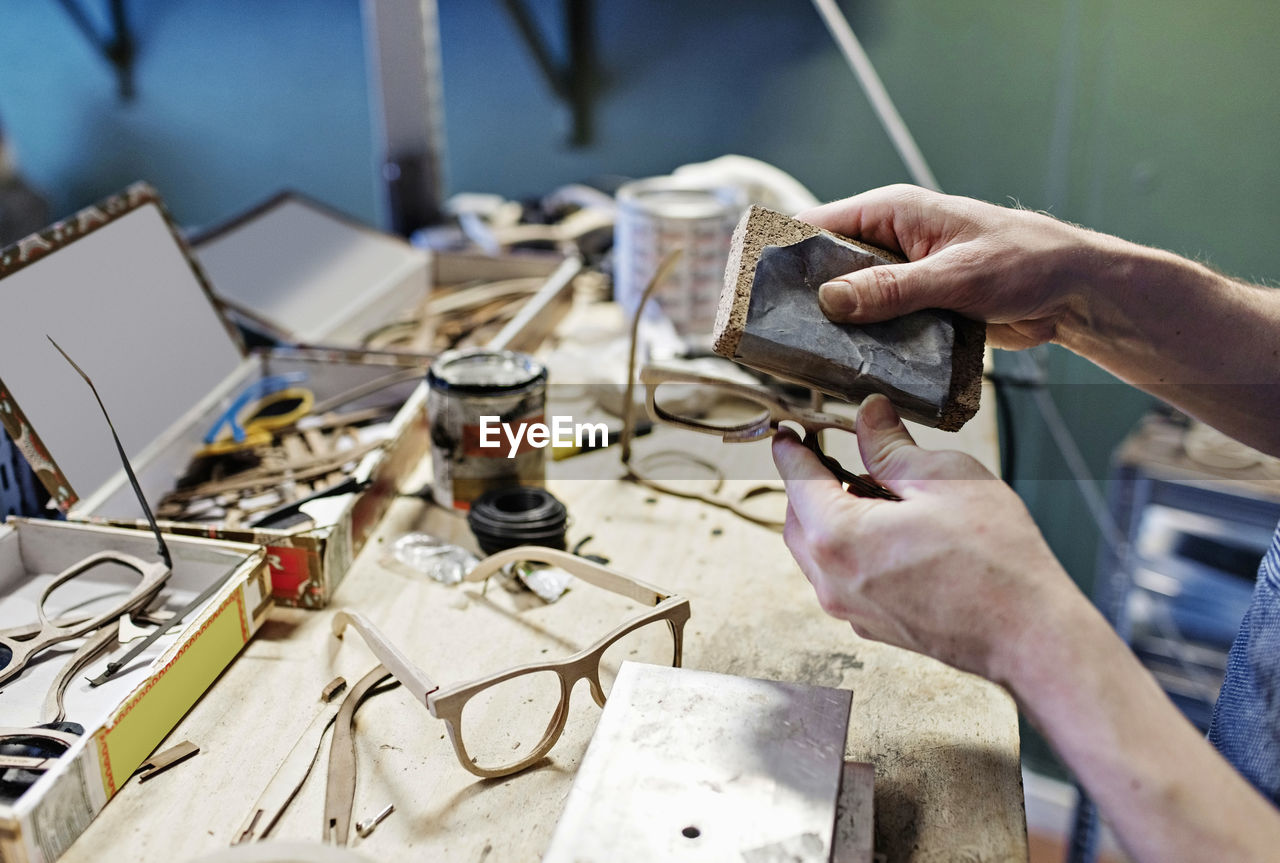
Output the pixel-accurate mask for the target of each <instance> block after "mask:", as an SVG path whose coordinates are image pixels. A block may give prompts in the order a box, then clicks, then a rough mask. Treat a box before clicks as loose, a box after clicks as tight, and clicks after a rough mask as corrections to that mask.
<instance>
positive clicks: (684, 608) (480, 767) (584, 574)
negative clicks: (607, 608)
mask: <svg viewBox="0 0 1280 863" xmlns="http://www.w3.org/2000/svg"><path fill="white" fill-rule="evenodd" d="M520 562H532V563H544V564H548V565H551V566H556V567H559V568H561V569H563V570H565V571H566V572H568V573H570V574H571V575H574V576H577V577H578V578H579V579H581V580H582V581H585V582H587V583H588V584H592V585H594V586H596V587H599V588H603V589H605V590H608V591H611V592H613V593H616V594H619V595H621V596H625V597H627V598H628V599H631V600H634V601H636V602H638V603H640V604H641V605H643V606H645V607H646V611H644V612H643V613H641V614H639V615H637V616H636V617H634V618H632V619H631V620H629V621H627V622H626V623H624V624H622V625H621V626H618V627H617V628H615V629H614V630H613V631H612V632H610V633H608V634H607V635H605V636H604V637H603V638H601V639H600V640H599V641H597V642H596V643H595V644H593V645H591V646H590V647H588V648H586V649H585V650H581V651H579V652H577V653H575V654H573V655H572V656H569V657H566V658H565V659H561V660H558V661H554V662H538V663H531V664H528V665H520V666H517V667H515V668H510V669H507V670H505V671H500V672H497V673H496V674H491V675H489V676H487V677H482V678H480V679H478V680H473V681H470V682H467V683H461V684H456V685H452V686H441V685H440V684H438V683H435V682H434V681H433V680H432V679H431V678H429V677H428V676H427V675H426V674H425V673H424V672H423V671H422V670H421V669H420V668H418V666H417V665H415V664H414V663H413V661H412V660H410V659H409V658H408V657H407V656H405V655H404V653H402V652H401V651H400V650H399V648H397V647H396V646H395V645H394V644H392V643H391V641H390V640H389V639H388V638H387V637H386V635H384V634H383V633H382V631H381V630H379V629H378V627H376V626H375V625H373V624H372V623H371V622H369V620H368V619H366V618H365V617H364V616H363V615H362V614H360V613H359V612H356V611H339V612H338V613H337V614H336V615H335V616H334V618H333V631H334V634H335V635H337V636H338V637H341V636H342V634H343V632H344V631H345V630H346V628H347V627H352V628H354V629H355V630H356V631H357V632H359V633H360V635H361V636H362V637H363V638H364V640H365V643H366V644H367V645H368V646H369V649H370V650H371V651H372V652H373V655H374V656H375V657H377V659H378V661H379V662H380V663H382V665H383V666H385V667H386V669H387V670H388V671H390V672H391V673H392V675H394V676H395V678H396V679H397V680H399V681H400V683H401V684H402V685H403V686H404V687H405V689H407V690H408V691H409V692H410V693H411V694H412V695H413V697H414V699H415V700H417V701H418V702H419V703H421V704H423V705H425V706H426V708H427V710H429V711H430V712H431V715H432V716H434V717H436V718H437V719H442V720H444V723H445V727H446V729H447V731H448V733H449V740H450V741H451V742H452V743H453V748H454V752H455V753H456V754H457V756H458V761H460V762H461V763H462V766H463V767H465V768H466V769H467V770H469V771H471V772H472V773H474V774H476V775H477V776H482V777H485V778H492V777H497V776H508V775H510V774H512V773H516V772H519V771H521V770H523V769H525V768H526V767H529V766H531V765H533V764H534V763H536V762H537V761H538V760H539V759H541V758H542V757H543V756H544V755H546V754H547V753H548V752H550V751H551V748H552V747H553V746H555V744H556V741H557V740H559V739H560V734H561V733H562V732H563V731H564V726H565V722H566V720H567V719H568V715H569V696H570V693H572V692H573V689H574V687H575V686H576V685H577V684H578V682H579V681H581V680H583V679H585V680H586V681H587V683H588V685H589V687H590V689H591V696H592V698H594V699H595V702H596V704H597V705H599V706H600V707H604V704H605V700H606V699H607V698H608V697H609V690H610V688H611V687H612V685H613V681H614V678H615V677H616V675H617V673H618V668H619V666H621V664H622V662H623V661H626V660H631V661H636V662H648V663H651V664H657V665H670V666H677V667H678V666H679V665H680V662H681V652H682V645H683V638H684V625H685V623H686V622H687V621H688V620H689V600H687V599H685V598H684V597H681V596H676V595H672V594H668V593H665V592H663V591H661V590H659V589H658V588H656V587H653V586H651V585H648V584H645V583H644V582H642V581H638V580H636V579H633V578H630V577H629V576H626V575H623V574H621V573H618V572H614V571H613V570H611V569H607V568H605V567H602V566H600V565H598V564H595V563H592V562H591V561H588V560H585V559H583V558H581V557H577V556H575V555H572V554H568V553H566V552H563V551H557V550H555V549H551V548H542V547H532V546H526V547H522V548H513V549H508V550H507V551H501V552H498V553H497V554H494V555H491V556H490V557H487V558H485V559H484V560H482V561H481V562H480V563H479V564H478V565H477V566H476V567H475V568H474V569H473V570H472V571H471V572H470V573H468V574H467V576H466V578H465V580H466V581H471V582H479V581H484V580H486V579H488V578H489V577H490V576H492V575H494V574H495V573H497V572H498V571H499V570H501V569H502V568H503V567H505V566H507V565H508V564H512V563H520Z"/></svg>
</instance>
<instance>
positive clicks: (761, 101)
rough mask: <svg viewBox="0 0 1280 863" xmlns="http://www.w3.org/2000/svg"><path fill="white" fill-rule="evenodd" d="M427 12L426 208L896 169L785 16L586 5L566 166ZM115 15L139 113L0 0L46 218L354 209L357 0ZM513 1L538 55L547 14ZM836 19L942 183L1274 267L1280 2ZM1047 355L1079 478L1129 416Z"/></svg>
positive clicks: (667, 3)
mask: <svg viewBox="0 0 1280 863" xmlns="http://www.w3.org/2000/svg"><path fill="white" fill-rule="evenodd" d="M78 2H80V3H82V4H83V5H85V6H86V8H89V9H91V10H92V11H93V12H94V13H95V14H98V15H101V13H102V11H103V9H105V2H104V0H78ZM439 4H440V27H441V39H442V54H443V63H444V79H445V80H444V86H445V128H446V133H447V138H448V147H449V155H448V163H447V166H446V169H447V170H446V176H447V183H448V187H449V189H450V190H451V191H457V190H475V191H495V192H500V193H503V194H506V195H510V196H524V195H533V194H537V193H539V192H543V191H545V190H548V189H550V188H552V187H554V186H556V185H559V184H562V183H566V182H570V181H575V180H582V179H590V178H593V177H601V176H605V175H631V176H642V175H647V174H653V173H661V172H666V171H668V170H670V169H671V168H673V167H675V166H677V165H679V164H682V163H685V162H690V161H697V160H701V159H706V158H710V157H713V156H717V155H720V154H722V153H726V152H737V153H744V154H746V155H752V156H757V157H759V158H762V159H765V160H766V161H769V162H772V163H774V164H776V165H778V166H779V167H781V168H783V169H785V170H787V171H789V172H791V173H792V174H794V175H795V176H796V177H798V178H799V179H800V180H802V181H803V182H805V183H806V184H807V185H809V186H810V187H811V188H812V189H813V191H814V192H815V193H816V194H818V195H819V196H820V197H823V198H834V197H839V196H843V195H847V194H850V193H853V192H856V191H859V190H861V189H864V188H868V187H871V186H875V185H880V184H883V183H887V182H894V181H898V180H901V179H904V178H905V174H904V171H903V169H902V167H901V165H900V163H899V162H898V160H897V158H896V156H895V155H894V153H893V151H892V149H891V148H890V146H889V144H888V142H887V140H886V139H885V137H884V135H883V133H882V132H881V130H880V128H879V125H878V124H877V123H876V121H875V119H874V117H873V115H872V114H871V112H870V110H869V108H868V106H867V104H866V101H865V100H864V98H863V97H862V95H861V93H860V92H859V90H858V89H857V87H856V85H855V84H854V82H853V79H852V77H851V76H850V74H849V72H848V70H847V69H846V68H845V66H844V64H843V61H842V60H841V58H840V56H839V55H838V53H837V52H836V51H835V49H834V47H833V46H832V43H831V41H830V39H829V38H828V36H827V35H826V31H825V29H824V28H823V27H822V25H821V23H820V21H819V19H818V17H817V15H816V13H815V12H814V11H813V9H812V8H811V6H810V5H809V4H808V3H807V2H804V0H739V2H734V3H725V2H720V0H679V2H673V0H597V3H596V14H597V23H598V39H597V49H596V50H597V55H598V57H599V60H600V64H601V79H600V81H599V94H598V99H597V101H596V130H595V131H596V135H595V139H594V140H593V142H592V143H591V145H590V146H588V147H586V148H582V149H572V148H569V147H568V146H566V144H565V139H566V133H567V129H568V118H567V116H566V114H565V111H564V109H563V108H562V107H561V106H560V105H559V104H558V103H557V102H556V101H555V100H554V99H553V98H552V97H551V96H550V94H549V91H548V88H547V87H546V85H545V83H544V82H543V81H542V79H541V78H540V77H539V75H538V74H537V72H536V70H535V67H534V65H533V63H532V61H531V60H530V58H529V55H528V52H527V51H526V49H525V48H524V46H523V45H522V44H521V43H520V42H519V41H518V39H517V38H516V36H515V31H514V29H513V28H512V26H511V24H510V22H509V21H508V20H507V18H506V17H505V15H504V14H503V13H502V12H501V9H500V6H499V4H498V2H497V0H439ZM128 5H129V8H130V10H131V13H132V17H133V19H134V22H135V28H136V31H137V37H138V41H139V61H138V90H139V97H138V99H137V101H136V102H135V103H134V104H131V105H121V104H120V103H119V102H118V101H117V99H116V96H115V89H114V87H115V85H114V79H113V77H112V76H111V74H110V72H109V70H108V69H107V67H106V65H105V63H104V62H103V61H102V60H101V59H100V58H99V57H98V56H96V55H94V54H93V53H91V52H90V50H89V48H88V47H87V45H86V44H85V42H84V40H83V39H82V38H81V36H80V35H79V34H78V33H77V32H76V31H75V30H74V29H73V28H72V26H71V24H70V22H69V21H68V20H67V18H66V16H65V14H64V13H63V11H62V10H61V9H60V8H59V6H58V4H57V3H55V2H54V0H0V123H3V124H4V126H5V128H6V129H7V130H8V132H9V134H10V137H11V138H12V140H13V143H14V144H15V145H16V147H17V150H18V155H19V157H20V159H21V163H22V165H23V167H24V169H25V170H26V172H27V174H28V175H29V177H30V178H31V179H32V180H33V181H34V182H35V183H36V184H37V185H39V186H40V187H41V188H42V189H44V190H45V191H46V192H47V193H48V194H49V196H50V197H51V198H52V200H53V202H54V205H55V210H56V211H58V212H60V213H65V212H69V211H71V210H73V209H75V208H76V207H78V206H80V205H82V204H84V203H86V202H88V201H91V200H93V199H95V198H97V197H99V196H101V195H102V194H104V193H106V192H109V191H112V190H115V189H117V188H119V187H120V186H123V185H124V184H125V183H127V182H129V181H131V180H134V179H138V178H146V179H149V180H151V181H152V182H153V183H155V184H156V185H157V186H158V187H159V188H160V190H161V192H162V193H163V194H164V195H165V197H166V198H167V199H168V200H169V201H170V203H171V205H172V207H173V209H174V210H175V212H176V214H177V216H178V218H179V219H180V220H183V221H185V222H187V223H207V222H210V221H213V220H216V219H219V218H221V217H224V216H226V215H228V214H229V213H231V212H234V211H236V210H238V209H240V208H242V207H244V206H246V205H248V204H249V203H251V202H254V201H256V200H258V199H261V198H263V197H265V196H266V195H267V194H268V193H270V192H272V191H274V190H276V189H278V188H280V187H282V186H286V185H287V186H293V187H296V188H299V189H302V190H303V191H306V192H308V193H310V194H312V195H314V196H315V197H318V198H320V199H322V200H325V201H327V202H329V203H330V204H333V205H334V206H337V207H339V208H341V209H344V210H347V211H349V212H351V213H353V214H355V215H357V216H361V217H364V218H366V219H373V218H374V213H375V194H374V189H375V186H374V182H375V181H374V166H373V154H372V136H371V134H370V131H369V120H368V116H369V114H368V105H367V96H366V73H365V68H364V58H363V47H362V39H361V27H360V13H359V4H358V3H357V2H356V0H305V2H301V0H300V2H289V3H285V2H282V0H256V1H255V0H128ZM530 5H533V6H536V8H537V11H538V14H539V15H540V16H541V23H542V24H543V25H544V31H545V32H546V33H547V34H548V36H549V37H550V39H551V42H552V43H553V47H554V48H555V49H556V50H560V49H562V48H563V39H562V33H561V29H562V28H561V23H562V22H561V20H560V9H561V4H560V3H552V2H541V3H537V2H535V3H532V4H530ZM842 6H843V8H844V9H845V10H846V12H847V13H848V14H849V15H850V17H851V19H852V21H853V24H854V27H855V29H856V30H857V31H858V33H859V35H860V36H861V37H862V39H863V41H864V43H865V45H866V47H867V50H868V52H869V53H870V55H871V57H872V59H873V60H874V62H875V63H876V64H877V66H878V67H879V70H880V72H881V75H882V76H883V78H884V80H885V82H886V84H887V86H888V89H889V91H890V93H891V94H892V95H893V96H894V98H895V100H896V101H897V102H898V105H899V107H900V109H901V111H902V114H903V116H904V117H905V119H906V121H907V123H908V125H910V127H911V128H912V130H913V131H914V132H915V135H916V137H917V138H918V139H919V141H920V144H921V147H922V149H923V150H924V152H925V153H926V155H927V156H928V158H929V160H930V162H931V163H932V165H933V168H934V171H935V173H936V174H937V176H938V178H939V180H940V182H941V183H942V185H943V186H944V187H945V188H947V189H948V190H950V191H953V192H960V193H964V194H969V195H975V196H978V197H982V198H986V199H988V200H994V201H1000V202H1007V201H1010V200H1016V201H1019V202H1021V203H1022V204H1023V205H1025V206H1029V207H1034V208H1043V209H1048V210H1051V211H1052V212H1053V213H1055V214H1056V215H1059V216H1061V217H1064V218H1067V219H1070V220H1073V221H1077V222H1082V223H1085V224H1087V225H1089V226H1091V227H1095V228H1098V229H1100V230H1104V231H1110V232H1114V233H1118V234H1121V235H1123V236H1127V237H1129V238H1131V239H1134V240H1138V241H1141V242H1147V243H1153V244H1157V245H1161V246H1164V247H1166V248H1170V249H1173V250H1175V251H1178V252H1182V253H1184V254H1189V255H1194V256H1197V257H1202V258H1205V259H1207V260H1209V261H1210V262H1212V263H1213V264H1215V265H1216V266H1218V267H1220V268H1222V269H1224V270H1226V271H1228V272H1230V273H1233V274H1237V275H1240V276H1244V277H1249V278H1255V279H1267V278H1271V279H1274V278H1276V277H1277V276H1280V256H1278V254H1277V252H1276V244H1275V233H1276V228H1277V226H1278V225H1280V194H1277V191H1278V189H1280V158H1277V155H1276V142H1277V141H1280V87H1277V86H1276V82H1277V81H1280V51H1277V50H1276V45H1277V44H1280V4H1276V3H1274V2H1269V0H1238V2H1235V3H1232V4H1230V6H1229V8H1223V7H1220V6H1214V5H1213V4H1206V3H1203V2H1199V0H1197V2H1190V0H1042V2H1037V3H1028V2H1025V0H990V2H986V3H955V2H953V0H896V2H891V0H843V3H842ZM1046 362H1047V364H1048V366H1049V368H1050V371H1051V374H1052V377H1053V379H1054V381H1055V382H1056V383H1057V384H1058V390H1057V395H1058V397H1059V399H1060V402H1061V404H1062V407H1063V412H1064V413H1065V414H1066V415H1067V419H1068V421H1069V423H1070V424H1071V427H1072V429H1073V431H1074V433H1075V434H1076V436H1077V437H1078V439H1079V440H1080V442H1081V445H1082V446H1083V448H1084V450H1085V452H1086V455H1087V457H1088V459H1089V461H1090V463H1091V465H1092V467H1093V469H1094V471H1095V472H1096V473H1097V474H1098V475H1099V476H1103V475H1105V472H1106V462H1107V457H1108V454H1109V453H1110V451H1111V449H1112V448H1113V447H1114V445H1115V443H1116V442H1117V441H1118V440H1119V439H1120V437H1121V436H1122V435H1123V434H1124V433H1125V431H1127V429H1128V428H1129V427H1130V425H1131V423H1132V421H1133V420H1134V419H1135V418H1136V417H1137V416H1138V415H1139V414H1140V413H1141V411H1142V410H1143V409H1144V408H1145V407H1146V405H1147V404H1148V400H1147V399H1146V398H1145V397H1143V396H1141V395H1139V394H1137V393H1135V392H1134V391H1132V390H1129V389H1128V388H1125V387H1122V386H1119V385H1116V384H1115V383H1114V382H1112V381H1111V379H1109V378H1108V377H1107V376H1106V375H1105V374H1103V373H1101V372H1098V371H1097V370H1095V369H1093V368H1092V367H1090V366H1089V365H1088V364H1086V363H1084V362H1082V361H1080V360H1078V359H1076V358H1075V357H1072V356H1069V355H1066V354H1065V353H1063V352H1060V351H1050V352H1049V356H1048V357H1047V359H1046ZM1017 408H1018V415H1019V417H1020V419H1019V423H1018V427H1019V430H1020V432H1021V434H1020V436H1019V443H1020V452H1021V455H1020V458H1019V464H1018V473H1019V474H1020V475H1021V476H1023V477H1024V478H1025V479H1024V480H1023V481H1020V482H1019V483H1018V488H1019V491H1020V492H1021V493H1022V494H1023V496H1024V497H1025V498H1026V499H1027V500H1028V502H1029V503H1030V504H1031V506H1032V508H1033V510H1034V511H1035V512H1036V513H1037V514H1038V515H1039V516H1040V520H1041V524H1042V526H1043V527H1044V529H1045V531H1046V533H1047V534H1048V536H1049V538H1050V541H1051V542H1052V544H1053V545H1054V547H1055V550H1056V551H1057V552H1058V553H1059V555H1060V556H1061V557H1062V558H1063V559H1064V561H1065V562H1066V563H1067V565H1068V567H1069V568H1070V569H1071V571H1072V572H1073V574H1074V575H1076V576H1077V577H1078V578H1080V579H1081V580H1082V581H1085V582H1087V581H1088V580H1089V579H1090V577H1091V574H1092V568H1093V559H1094V558H1093V555H1094V543H1095V541H1096V539H1095V535H1094V533H1093V532H1092V530H1090V529H1089V528H1088V518H1087V514H1086V513H1085V511H1084V510H1083V508H1082V507H1081V506H1080V504H1079V498H1078V495H1077V494H1076V492H1075V490H1074V489H1073V488H1072V487H1071V486H1070V484H1069V483H1066V482H1065V481H1064V479H1063V478H1064V477H1065V476H1066V474H1065V469H1064V467H1063V465H1062V463H1061V460H1060V459H1059V458H1058V456H1057V454H1056V451H1055V448H1054V447H1053V445H1052V443H1051V442H1050V441H1049V440H1048V438H1047V437H1046V435H1045V434H1044V429H1043V427H1042V426H1041V425H1040V421H1039V419H1038V417H1037V415H1036V414H1035V412H1034V411H1032V410H1031V409H1030V406H1029V405H1028V404H1027V403H1025V400H1020V401H1019V403H1018V405H1017Z"/></svg>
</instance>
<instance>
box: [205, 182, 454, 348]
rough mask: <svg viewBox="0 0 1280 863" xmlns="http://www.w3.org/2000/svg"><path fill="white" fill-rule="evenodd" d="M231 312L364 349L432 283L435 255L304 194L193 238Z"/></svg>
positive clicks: (280, 334)
mask: <svg viewBox="0 0 1280 863" xmlns="http://www.w3.org/2000/svg"><path fill="white" fill-rule="evenodd" d="M191 246H192V250H193V252H194V253H195V256H196V258H197V259H198V260H199V262H200V266H201V267H202V268H203V270H204V272H205V274H206V275H207V276H208V278H209V282H210V284H211V286H212V288H213V292H214V296H215V299H216V300H217V301H218V302H219V303H221V304H222V306H223V309H224V313H225V314H226V315H227V316H228V317H231V318H232V319H234V320H236V321H237V322H239V323H242V324H243V325H245V326H246V327H247V328H249V329H253V330H259V331H262V332H263V334H264V335H266V336H268V337H270V338H272V339H274V340H275V341H278V342H281V343H285V344H292V345H300V346H304V345H327V346H335V347H344V348H360V347H361V346H362V345H361V341H362V340H361V336H362V335H363V334H364V333H367V332H369V331H372V330H374V329H376V328H377V327H378V326H379V325H381V324H383V323H386V322H388V321H390V320H392V319H394V318H395V317H396V316H398V315H400V314H404V313H407V312H410V311H412V310H413V309H414V308H416V307H417V306H418V305H419V304H420V303H421V302H422V301H423V300H424V299H425V297H426V296H427V292H428V291H429V290H430V276H429V272H428V262H429V260H428V256H427V253H426V252H424V251H422V250H421V249H418V248H416V247H414V246H412V245H410V244H409V243H407V242H405V241H404V240H402V239H400V238H399V237H395V236H392V235H390V234H384V233H383V232H381V231H378V230H375V229H373V228H371V227H369V226H368V225H363V224H361V223H359V222H357V221H355V220H354V219H351V218H350V217H348V216H345V215H343V214H342V213H339V212H337V211H336V210H333V209H330V208H329V207H327V206H325V205H324V204H321V203H320V202H318V201H315V200H312V199H311V198H308V197H306V196H305V195H301V194H299V193H297V192H281V193H280V194H278V195H275V196H273V197H271V198H270V199H268V200H266V201H264V202H262V203H261V204H258V205H257V206H255V207H253V208H251V209H250V210H248V211H247V212H245V213H242V214H241V215H238V216H236V217H234V218H232V219H231V220H229V221H227V222H225V223H223V224H221V225H217V226H215V227H213V228H211V229H209V230H207V231H203V232H201V233H199V234H197V235H195V236H194V237H192V240H191Z"/></svg>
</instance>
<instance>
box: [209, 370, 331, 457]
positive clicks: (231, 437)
mask: <svg viewBox="0 0 1280 863" xmlns="http://www.w3.org/2000/svg"><path fill="white" fill-rule="evenodd" d="M295 382H296V381H295V380H291V379H290V377H287V376H284V375H278V376H274V377H268V378H262V379H260V380H258V381H255V382H254V383H253V384H250V386H249V387H247V388H246V389H245V391H244V392H243V393H241V394H240V396H239V397H238V398H236V400H235V401H234V402H232V404H231V407H229V408H228V409H227V410H226V411H225V412H224V413H223V414H222V415H221V416H220V417H218V421H217V422H216V423H214V425H213V428H211V429H210V430H209V433H208V434H207V435H206V436H205V446H204V447H203V448H202V449H201V450H200V451H199V452H198V453H197V454H196V455H197V456H213V455H223V454H225V453H229V452H238V451H240V450H244V449H250V448H252V447H255V446H262V445H264V444H269V443H271V440H272V437H273V434H274V432H275V431H276V430H277V429H282V428H288V427H289V426H292V425H294V424H296V423H297V422H298V420H300V419H301V418H302V417H305V416H307V415H308V414H310V413H311V410H312V408H313V407H314V406H315V395H314V394H313V393H312V392H311V390H308V389H305V388H303V387H298V386H290V384H292V383H295ZM241 417H243V419H241ZM224 427H225V428H227V429H228V431H229V434H227V435H226V436H224V437H219V436H218V435H219V434H220V433H221V431H222V429H223V428H224Z"/></svg>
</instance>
